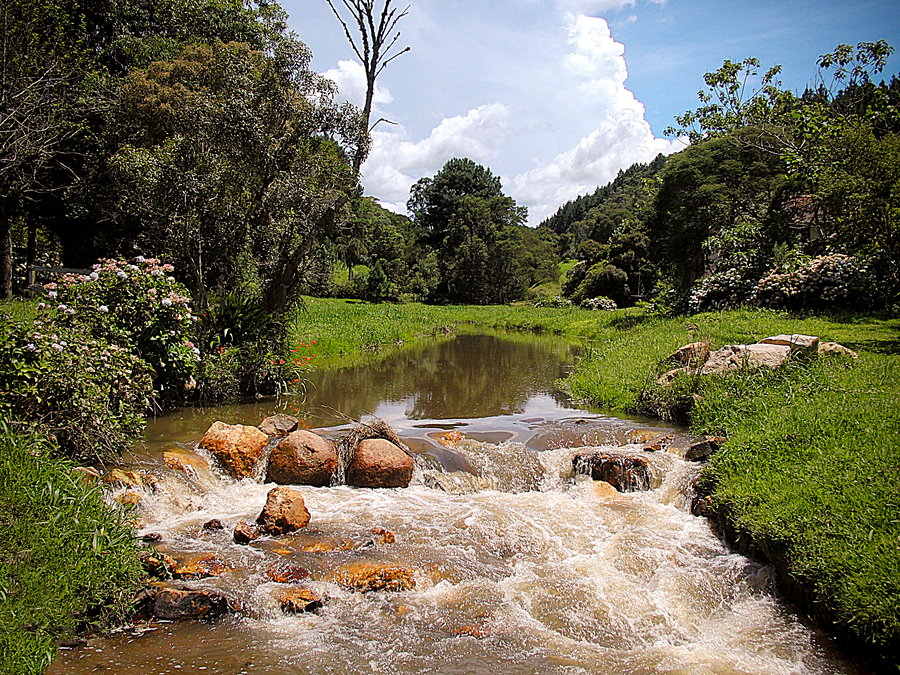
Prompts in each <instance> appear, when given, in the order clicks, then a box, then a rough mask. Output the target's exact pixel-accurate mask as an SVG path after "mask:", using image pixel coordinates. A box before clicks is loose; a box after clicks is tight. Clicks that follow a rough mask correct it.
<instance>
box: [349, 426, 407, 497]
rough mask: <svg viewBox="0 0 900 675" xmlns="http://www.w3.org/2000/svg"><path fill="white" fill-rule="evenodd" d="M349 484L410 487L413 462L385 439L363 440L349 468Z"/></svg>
mask: <svg viewBox="0 0 900 675" xmlns="http://www.w3.org/2000/svg"><path fill="white" fill-rule="evenodd" d="M346 474H347V485H353V486H354V487H362V488H396V487H407V486H408V485H409V481H410V480H412V474H413V460H412V457H410V456H409V455H407V454H406V453H405V452H404V451H403V450H402V449H401V448H400V447H399V446H398V445H396V444H395V443H391V442H390V441H388V440H386V439H384V438H369V439H366V440H364V441H360V443H359V445H358V446H356V453H355V454H354V455H353V459H352V460H351V461H350V464H349V465H348V466H347V471H346Z"/></svg>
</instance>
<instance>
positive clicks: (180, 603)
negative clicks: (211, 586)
mask: <svg viewBox="0 0 900 675" xmlns="http://www.w3.org/2000/svg"><path fill="white" fill-rule="evenodd" d="M228 611H229V606H228V600H227V599H226V598H225V596H224V595H220V594H219V593H216V592H215V591H196V590H191V589H189V588H181V589H178V588H163V589H161V590H160V591H159V593H157V594H156V598H155V599H154V601H153V616H155V617H156V618H157V619H169V620H177V619H214V618H216V617H217V616H222V615H223V614H226V613H228Z"/></svg>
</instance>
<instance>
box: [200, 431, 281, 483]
mask: <svg viewBox="0 0 900 675" xmlns="http://www.w3.org/2000/svg"><path fill="white" fill-rule="evenodd" d="M268 441H269V437H268V436H266V435H265V434H264V433H263V432H262V431H260V430H259V429H257V428H256V427H248V426H244V425H243V424H224V423H223V422H215V423H214V424H213V425H212V426H211V427H210V428H209V430H208V431H207V432H206V434H205V435H204V436H203V440H201V441H200V447H201V448H203V449H205V450H209V451H210V452H211V453H212V454H213V456H214V457H215V458H216V461H217V462H218V463H219V466H221V467H222V469H223V470H224V471H225V472H226V473H228V474H229V475H230V476H231V477H233V478H238V479H240V478H246V477H247V476H250V475H252V474H253V469H254V468H255V467H256V463H257V462H258V461H259V458H260V457H261V456H262V451H263V448H265V447H266V443H268Z"/></svg>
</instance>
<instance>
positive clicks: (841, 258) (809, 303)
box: [748, 253, 868, 309]
mask: <svg viewBox="0 0 900 675" xmlns="http://www.w3.org/2000/svg"><path fill="white" fill-rule="evenodd" d="M867 271H868V268H867V266H866V265H865V264H863V263H862V262H860V261H859V260H858V259H856V258H853V257H851V256H848V255H844V254H842V253H832V254H831V255H823V256H819V257H817V258H812V259H811V260H808V261H806V262H801V263H799V264H798V265H797V266H796V268H794V269H792V270H789V271H783V272H777V271H772V272H770V273H769V274H768V275H767V276H765V277H763V278H762V279H760V281H759V283H757V284H756V287H755V288H754V289H753V290H752V292H751V293H750V295H749V298H748V299H749V301H750V302H751V303H752V304H755V305H759V306H760V307H770V308H772V309H827V308H841V307H859V306H860V304H863V305H865V304H866V303H865V301H864V300H863V298H865V295H866V294H865V284H866V273H867Z"/></svg>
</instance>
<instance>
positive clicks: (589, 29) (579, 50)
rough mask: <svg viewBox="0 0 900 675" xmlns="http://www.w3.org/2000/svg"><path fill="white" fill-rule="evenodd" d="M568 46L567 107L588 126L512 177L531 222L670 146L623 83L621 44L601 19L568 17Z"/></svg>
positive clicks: (514, 191)
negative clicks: (551, 155) (565, 144)
mask: <svg viewBox="0 0 900 675" xmlns="http://www.w3.org/2000/svg"><path fill="white" fill-rule="evenodd" d="M569 45H570V46H571V52H570V53H569V54H566V55H565V57H564V59H563V65H564V70H565V72H566V73H567V74H568V76H569V80H568V81H567V82H566V84H567V85H568V86H570V87H572V90H571V91H572V97H573V102H572V105H573V107H575V108H577V110H578V111H580V113H579V114H583V115H585V116H587V118H588V119H589V120H591V122H590V124H591V125H592V126H594V129H593V130H592V131H590V132H589V133H588V134H587V135H586V136H583V137H582V138H581V139H580V140H579V141H578V143H577V144H576V145H575V146H574V147H572V148H570V149H568V150H566V151H564V152H561V153H559V154H558V155H557V156H556V157H554V158H553V159H552V160H550V161H549V162H543V163H539V164H538V166H536V167H535V168H533V169H531V170H529V171H526V172H524V173H521V174H519V175H517V176H516V177H515V178H514V179H513V182H512V186H511V191H512V196H513V197H514V198H515V199H516V201H517V202H518V203H520V204H522V205H524V206H528V207H529V221H530V223H531V224H532V225H536V224H538V223H539V222H540V221H541V220H543V219H544V218H545V217H547V216H548V215H550V214H552V213H553V212H554V211H556V209H557V208H559V206H561V205H562V204H563V203H565V202H566V201H568V200H570V199H572V198H574V197H576V196H577V195H579V194H584V193H586V192H590V191H593V190H594V189H595V188H596V187H597V186H598V185H604V184H606V183H608V182H609V181H611V180H612V179H613V178H615V176H616V173H617V172H618V171H619V169H621V168H623V167H628V166H630V165H631V164H633V163H635V162H649V161H650V160H652V159H653V158H654V157H655V156H656V155H657V154H659V153H660V152H668V151H669V149H670V145H671V144H670V143H669V141H667V140H665V139H659V138H656V137H654V135H653V132H652V130H651V129H650V125H649V123H648V122H647V121H646V120H645V119H644V106H643V104H641V103H640V101H638V100H637V99H635V98H634V95H633V94H632V93H631V92H630V91H629V90H628V89H627V88H626V87H625V80H626V78H627V77H628V69H627V67H626V64H625V57H624V53H625V48H624V46H623V45H621V44H620V43H618V42H616V41H615V40H614V39H613V38H612V34H611V33H610V30H609V25H608V24H607V22H606V20H605V19H601V18H597V17H588V16H584V15H579V16H570V26H569Z"/></svg>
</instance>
